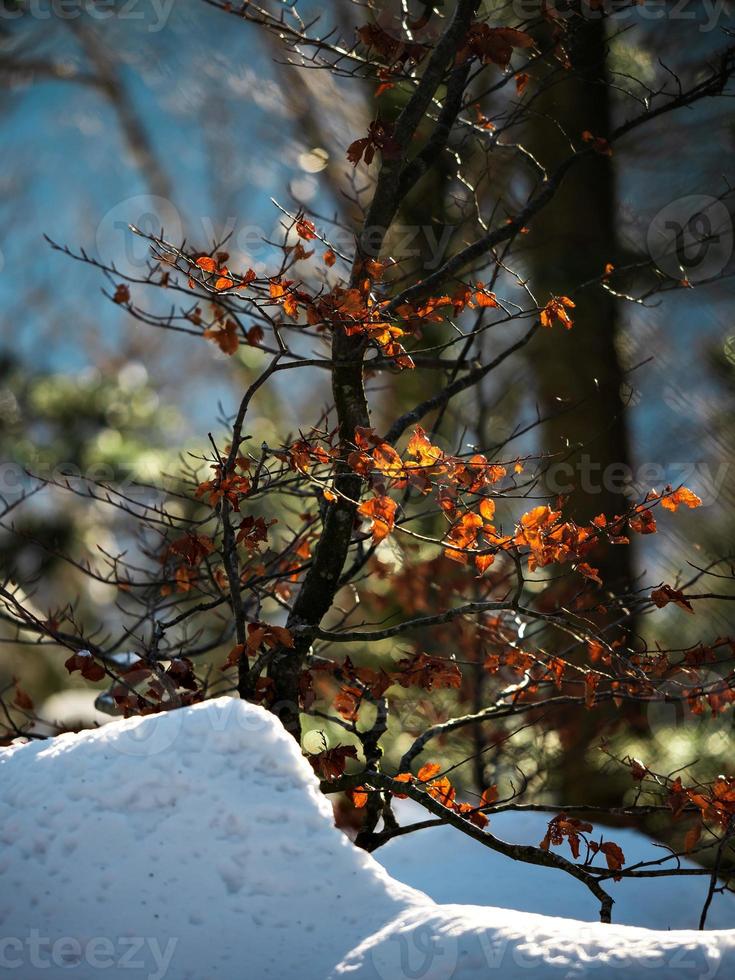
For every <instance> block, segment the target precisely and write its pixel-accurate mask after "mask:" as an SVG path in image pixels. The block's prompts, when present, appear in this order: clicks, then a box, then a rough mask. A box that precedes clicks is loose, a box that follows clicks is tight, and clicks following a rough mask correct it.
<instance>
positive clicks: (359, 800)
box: [350, 786, 368, 810]
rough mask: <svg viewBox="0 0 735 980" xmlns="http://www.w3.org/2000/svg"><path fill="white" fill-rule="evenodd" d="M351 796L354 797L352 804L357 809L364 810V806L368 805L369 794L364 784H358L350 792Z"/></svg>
mask: <svg viewBox="0 0 735 980" xmlns="http://www.w3.org/2000/svg"><path fill="white" fill-rule="evenodd" d="M350 798H351V799H352V805H353V806H354V807H355V809H357V810H362V808H363V807H365V806H367V801H368V795H367V791H366V790H365V787H364V786H356V787H355V788H354V789H353V790H352V791H351V792H350Z"/></svg>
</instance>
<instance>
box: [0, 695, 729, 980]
mask: <svg viewBox="0 0 735 980" xmlns="http://www.w3.org/2000/svg"><path fill="white" fill-rule="evenodd" d="M0 786H1V787H2V789H1V790H0V796H1V799H0V839H1V840H2V844H3V845H4V846H3V848H2V852H1V856H0V874H1V875H2V882H3V888H2V893H1V895H0V972H3V973H8V975H9V976H13V975H14V976H17V977H18V978H19V980H40V978H47V980H56V978H59V980H61V978H67V977H74V978H83V980H91V978H99V976H100V974H103V975H104V976H105V977H126V978H131V977H141V978H146V980H163V978H167V980H267V978H274V980H297V978H298V980H327V978H332V980H336V978H338V977H351V978H354V980H368V978H370V980H408V978H416V980H419V978H420V980H450V978H452V977H453V978H454V980H477V978H478V977H498V978H502V980H506V978H513V977H524V978H534V977H542V976H543V977H546V976H559V977H562V976H564V977H572V976H581V975H586V973H587V971H589V972H590V975H593V976H595V977H599V978H600V980H608V977H622V976H623V975H625V976H627V977H637V976H641V975H643V976H649V975H650V969H651V968H655V967H659V968H660V969H661V970H663V971H664V972H663V973H661V974H660V975H661V976H662V977H664V976H665V977H666V978H667V980H668V978H669V977H676V978H680V977H681V978H683V977H700V978H705V980H709V978H710V977H715V976H717V975H719V976H721V977H723V978H724V977H725V976H728V975H732V973H733V971H735V932H732V933H726V932H711V933H706V934H699V933H686V932H678V933H674V932H671V933H660V932H648V931H645V930H641V929H630V928H626V927H625V926H612V927H609V926H608V927H605V926H599V925H593V924H589V923H579V922H574V921H571V920H569V919H555V918H546V917H542V916H534V915H529V914H525V913H519V912H509V911H504V910H501V909H495V908H488V907H472V906H457V905H451V906H441V905H436V904H435V903H434V902H433V901H432V900H431V899H430V898H429V897H427V896H426V895H424V894H422V893H421V892H419V891H415V890H413V889H412V888H409V887H407V886H405V885H403V884H400V883H399V882H398V881H395V880H394V879H393V878H391V877H390V876H389V875H388V873H387V872H386V871H385V870H384V869H383V868H382V867H381V866H380V865H379V864H378V862H377V861H375V860H374V859H373V858H372V857H370V856H369V855H367V854H365V853H363V852H361V851H358V850H357V849H355V848H354V847H353V846H352V844H350V843H349V841H348V840H347V838H345V837H344V836H343V835H342V834H341V833H340V832H339V831H338V830H336V829H335V828H334V826H333V823H332V818H331V810H330V807H329V804H328V803H327V801H326V800H325V799H324V798H323V797H322V796H321V795H320V794H319V791H318V787H317V782H316V780H315V778H314V776H313V774H312V772H311V769H310V768H309V766H308V764H307V763H306V762H305V760H304V759H303V758H301V756H300V755H299V753H298V751H297V748H296V745H295V743H294V742H293V740H292V739H291V738H289V737H288V736H287V735H286V734H285V733H284V732H283V730H282V729H281V728H280V726H279V725H278V724H277V722H276V721H275V720H274V719H273V718H272V717H271V716H270V715H268V714H266V712H264V711H262V710H261V709H259V708H255V707H253V706H251V705H247V704H244V703H243V702H240V701H237V700H231V699H227V698H222V699H220V700H217V701H210V702H207V703H206V704H204V705H199V706H197V707H195V708H191V709H184V710H181V711H177V712H173V713H169V714H165V715H156V716H152V717H148V718H144V719H140V718H139V719H131V720H129V721H124V722H115V723H113V724H110V725H106V726H105V727H103V728H100V729H98V730H96V731H90V732H84V733H81V734H79V735H63V736H61V737H59V738H57V739H54V740H53V741H49V742H42V743H34V744H28V745H19V746H14V747H12V748H11V749H8V750H6V751H4V752H0ZM426 857H427V861H431V858H432V854H431V849H430V848H429V849H428V852H427V855H426ZM551 887H552V888H553V887H554V884H552V885H551ZM557 911H559V912H561V911H562V910H561V909H558V910H557ZM644 971H645V972H644Z"/></svg>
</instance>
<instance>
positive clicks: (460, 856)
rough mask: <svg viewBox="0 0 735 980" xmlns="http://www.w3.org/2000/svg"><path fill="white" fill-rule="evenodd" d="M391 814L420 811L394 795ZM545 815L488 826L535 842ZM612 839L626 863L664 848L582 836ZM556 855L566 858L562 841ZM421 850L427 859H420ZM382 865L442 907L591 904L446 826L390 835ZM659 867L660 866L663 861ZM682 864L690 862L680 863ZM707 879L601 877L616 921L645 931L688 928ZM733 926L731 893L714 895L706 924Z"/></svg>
mask: <svg viewBox="0 0 735 980" xmlns="http://www.w3.org/2000/svg"><path fill="white" fill-rule="evenodd" d="M395 810H396V815H397V816H398V820H399V822H400V823H401V824H405V825H409V824H411V823H414V822H416V821H418V820H424V819H426V817H427V814H426V811H425V810H424V809H423V808H422V807H420V806H419V805H418V804H416V803H413V802H412V801H411V800H399V801H396V806H395ZM552 816H553V814H551V813H546V814H544V813H535V812H522V811H521V812H513V813H511V812H506V813H499V814H497V815H495V816H493V818H492V831H493V833H494V834H496V836H498V837H500V838H502V839H503V840H505V841H509V842H510V843H512V844H538V843H539V841H540V840H541V839H542V838H543V836H544V834H545V833H546V825H547V823H548V820H549V818H550V817H552ZM603 833H604V837H605V840H613V841H615V842H616V843H617V844H619V845H620V846H621V847H622V849H623V853H624V854H625V860H626V864H634V863H636V862H638V861H650V860H658V859H659V858H661V857H664V856H665V854H666V852H665V851H664V850H662V849H661V847H660V846H656V845H655V844H654V843H653V842H652V841H651V840H649V838H648V837H646V836H645V835H644V834H642V833H640V832H639V831H636V830H631V829H629V828H614V829H613V828H607V827H602V826H600V825H596V826H595V832H594V833H593V834H591V835H590V836H591V837H592V838H593V839H596V840H599V838H600V835H601V834H603ZM559 853H561V854H564V855H566V857H571V854H570V852H569V849H568V848H567V847H566V845H565V846H564V847H563V848H562V849H560V851H559ZM427 854H428V855H430V860H427ZM375 857H376V858H377V860H378V861H379V862H380V863H381V864H382V865H383V867H384V868H386V869H387V871H388V872H389V873H390V874H391V875H392V876H393V877H394V878H397V879H398V880H399V881H405V882H407V883H408V884H410V885H413V887H414V888H419V889H420V890H421V891H423V892H426V893H427V894H428V895H430V896H431V898H433V899H434V901H435V902H439V903H442V904H446V905H455V904H462V903H464V904H470V905H486V904H492V905H502V906H504V907H506V908H511V909H517V910H519V911H522V912H538V913H540V914H542V915H561V916H564V917H565V918H569V919H583V920H588V921H590V922H595V921H597V919H598V915H599V905H598V904H597V902H596V900H595V898H594V896H592V895H591V894H590V892H589V891H588V889H587V888H585V886H584V885H582V884H581V883H580V882H578V881H575V880H574V879H573V878H570V877H569V875H565V874H560V873H559V872H558V871H557V870H555V869H554V868H544V867H538V866H536V865H519V864H518V863H517V862H515V861H511V860H509V859H508V858H506V857H503V855H502V854H498V853H497V852H495V851H491V850H489V849H486V848H482V847H478V845H477V843H476V842H475V841H474V840H472V839H471V838H469V837H464V836H462V835H460V834H458V833H457V832H456V830H454V829H453V828H451V827H432V828H430V829H428V830H421V831H418V832H417V833H413V834H407V835H406V836H405V837H398V838H396V839H395V840H392V841H391V842H390V843H388V844H386V845H385V846H384V847H381V848H380V849H379V850H377V851H376V852H375ZM666 866H667V865H664V867H666ZM681 866H682V867H684V868H689V867H695V865H694V864H693V862H691V861H682V862H681ZM707 886H708V879H707V878H705V877H684V878H679V879H678V880H677V881H676V882H674V881H672V879H670V878H628V879H623V880H622V881H619V882H608V884H607V886H606V887H607V890H608V891H609V892H610V894H611V896H612V898H613V899H614V900H615V905H614V907H613V919H614V921H615V922H616V923H620V924H624V925H631V926H644V927H645V928H647V929H693V928H696V926H697V924H698V921H699V915H700V912H701V911H702V905H703V904H704V900H705V897H706V895H707ZM733 927H735V895H733V894H731V893H728V894H726V895H715V897H714V898H713V900H712V905H711V906H710V909H709V913H708V915H707V928H708V929H727V928H733Z"/></svg>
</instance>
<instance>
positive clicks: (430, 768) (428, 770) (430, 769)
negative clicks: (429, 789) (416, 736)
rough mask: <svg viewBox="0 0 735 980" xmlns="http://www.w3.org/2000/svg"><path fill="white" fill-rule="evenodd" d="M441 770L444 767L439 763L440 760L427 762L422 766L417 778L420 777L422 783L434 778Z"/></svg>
mask: <svg viewBox="0 0 735 980" xmlns="http://www.w3.org/2000/svg"><path fill="white" fill-rule="evenodd" d="M441 771H442V767H441V766H440V765H439V763H438V762H427V763H426V765H425V766H422V767H421V768H420V769H419V773H418V776H417V779H419V780H420V781H421V782H422V783H426V782H428V781H429V780H430V779H433V778H434V776H436V775H437V774H438V773H440V772H441Z"/></svg>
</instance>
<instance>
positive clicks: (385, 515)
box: [357, 496, 398, 543]
mask: <svg viewBox="0 0 735 980" xmlns="http://www.w3.org/2000/svg"><path fill="white" fill-rule="evenodd" d="M397 509H398V504H397V503H396V502H395V500H392V499H391V498H390V497H385V496H380V497H373V498H372V500H366V501H364V503H362V504H360V506H359V507H358V508H357V511H358V513H359V514H360V515H361V516H362V517H367V518H369V519H370V520H372V525H371V527H370V532H371V534H372V536H373V541H374V542H376V543H377V542H378V541H382V540H383V538H386V537H387V536H388V535H389V534H390V533H391V531H392V530H393V527H394V526H395V519H396V510H397Z"/></svg>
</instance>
